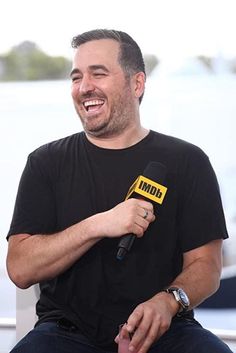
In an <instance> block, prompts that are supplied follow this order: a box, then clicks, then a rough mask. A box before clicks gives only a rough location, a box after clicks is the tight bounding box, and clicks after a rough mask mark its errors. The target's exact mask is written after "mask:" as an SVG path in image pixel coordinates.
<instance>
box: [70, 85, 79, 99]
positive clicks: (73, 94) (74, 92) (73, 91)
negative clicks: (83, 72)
mask: <svg viewBox="0 0 236 353" xmlns="http://www.w3.org/2000/svg"><path fill="white" fill-rule="evenodd" d="M77 96H78V87H76V86H75V85H72V86H71V97H72V98H73V100H76V99H77V98H78V97H77Z"/></svg>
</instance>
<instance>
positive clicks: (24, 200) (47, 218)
mask: <svg viewBox="0 0 236 353" xmlns="http://www.w3.org/2000/svg"><path fill="white" fill-rule="evenodd" d="M42 152H43V153H42ZM46 152H47V151H46V150H45V148H44V150H43V151H42V150H36V151H35V152H33V153H32V154H30V155H29V157H28V160H27V163H26V166H25V168H24V171H23V173H22V176H21V179H20V183H19V187H18V192H17V197H16V202H15V208H14V212H13V217H12V222H11V225H10V230H9V232H8V235H7V238H8V237H9V236H11V235H13V234H20V233H28V234H31V235H33V234H49V233H51V232H53V231H54V230H55V227H56V212H55V199H54V193H53V183H52V182H51V178H50V176H49V175H48V174H47V173H48V172H47V170H48V169H49V168H47V164H48V163H49V160H48V155H47V153H46Z"/></svg>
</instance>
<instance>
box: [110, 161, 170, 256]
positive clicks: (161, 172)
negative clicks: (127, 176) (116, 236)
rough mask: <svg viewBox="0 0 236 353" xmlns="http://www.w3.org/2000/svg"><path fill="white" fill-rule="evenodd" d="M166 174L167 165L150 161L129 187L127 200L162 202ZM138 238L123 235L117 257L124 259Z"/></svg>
mask: <svg viewBox="0 0 236 353" xmlns="http://www.w3.org/2000/svg"><path fill="white" fill-rule="evenodd" d="M165 176H166V166H165V165H164V164H162V163H159V162H149V163H148V165H147V166H146V168H145V169H144V172H143V175H140V176H139V177H138V178H137V179H136V180H135V182H134V183H133V184H132V185H131V187H130V188H129V191H128V193H127V195H126V198H125V200H127V199H129V198H131V197H132V198H139V199H140V198H142V199H144V200H147V201H151V202H153V203H157V204H160V205H161V204H162V202H163V200H164V197H165V195H166V192H167V188H166V187H165V186H163V185H161V184H160V183H163V182H164V180H165ZM135 238H136V235H135V234H126V235H124V236H122V238H121V240H120V242H119V244H118V251H117V255H116V258H117V259H118V260H122V259H123V258H124V257H125V255H126V254H127V252H128V251H130V249H131V247H132V245H133V242H134V240H135Z"/></svg>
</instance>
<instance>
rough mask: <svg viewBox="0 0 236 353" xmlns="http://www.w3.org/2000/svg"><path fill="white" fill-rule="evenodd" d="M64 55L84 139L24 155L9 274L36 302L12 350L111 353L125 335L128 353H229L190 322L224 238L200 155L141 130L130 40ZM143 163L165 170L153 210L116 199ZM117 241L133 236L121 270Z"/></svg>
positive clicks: (90, 35)
mask: <svg viewBox="0 0 236 353" xmlns="http://www.w3.org/2000/svg"><path fill="white" fill-rule="evenodd" d="M72 46H73V48H75V55H74V60H73V68H72V71H71V80H72V98H73V101H74V106H75V109H76V111H77V113H78V115H79V117H80V119H81V122H82V125H83V129H84V131H82V132H79V133H75V134H74V135H72V136H68V137H65V138H62V139H60V140H58V141H53V142H51V143H48V144H47V145H44V146H41V147H40V148H38V149H37V150H35V151H34V152H32V153H31V154H30V155H29V157H28V161H27V164H26V167H25V169H24V172H23V175H22V178H21V181H20V185H19V190H18V195H17V199H16V205H15V210H14V215H13V219H12V223H11V227H10V230H9V233H8V241H9V250H8V257H7V268H8V272H9V276H10V278H11V279H12V281H13V282H14V283H15V284H16V285H17V286H19V287H20V288H27V287H29V286H31V285H33V284H35V283H39V284H40V291H41V293H40V299H39V302H38V303H37V307H36V311H37V315H38V321H37V323H36V327H35V328H34V329H33V330H32V331H31V332H30V333H29V334H28V335H27V336H26V337H25V338H23V339H22V340H21V341H20V342H19V343H18V344H17V345H16V347H14V348H13V350H12V352H14V353H29V352H30V353H31V352H33V351H36V352H38V353H48V352H55V353H65V352H70V353H75V352H76V353H78V352H79V353H96V352H97V353H109V352H116V351H117V344H119V343H121V342H122V339H123V338H125V339H126V342H128V347H126V348H127V349H128V351H130V352H136V353H147V352H149V353H164V352H167V353H187V352H189V353H190V352H191V353H209V352H214V353H227V352H230V350H229V348H228V347H227V346H226V345H225V344H224V343H223V342H222V341H220V340H219V339H218V338H217V337H216V336H214V335H213V334H211V333H210V332H209V331H207V330H205V329H204V328H202V327H201V326H200V324H199V323H198V322H197V321H195V319H194V313H193V308H194V307H196V306H197V305H198V304H199V303H201V302H202V301H203V300H204V299H206V298H207V297H209V296H210V295H211V294H213V293H214V292H215V291H216V290H217V288H218V286H219V280H220V273H221V267H222V263H221V249H222V240H223V239H225V238H227V237H228V235H227V230H226V226H225V220H224V214H223V209H222V204H221V199H220V194H219V189H218V184H217V180H216V177H215V174H214V171H213V169H212V167H211V164H210V162H209V159H208V157H207V156H206V155H205V153H204V152H203V151H201V150H200V149H199V148H198V147H196V146H194V145H192V144H190V143H187V142H185V141H182V140H179V139H176V138H173V137H170V136H166V135H163V134H160V133H158V132H154V131H149V130H148V129H146V128H145V127H143V126H142V125H141V119H140V111H139V106H140V103H141V101H142V98H143V94H144V89H145V77H146V75H145V66H144V61H143V57H142V53H141V51H140V48H139V47H138V45H137V43H136V42H135V41H134V40H133V39H132V38H131V37H130V36H129V35H128V34H126V33H124V32H121V31H115V30H103V29H101V30H100V29H99V30H93V31H89V32H86V33H83V34H81V35H78V36H76V37H75V38H74V39H73V41H72ZM150 161H156V162H160V163H162V164H164V165H165V166H166V170H167V175H166V180H165V186H166V187H167V188H168V192H167V195H166V198H165V203H164V204H163V205H162V208H161V210H160V209H158V210H154V206H153V204H152V203H151V202H149V201H146V200H143V199H135V198H130V199H128V200H125V197H126V194H127V192H128V189H129V187H130V185H132V183H133V182H134V180H136V178H137V176H139V175H140V174H142V171H143V170H144V168H145V167H146V165H147V164H149V162H150ZM123 200H125V201H123ZM154 211H155V212H154ZM156 212H157V217H156V215H155V214H154V213H156ZM126 234H133V235H135V236H136V237H137V239H136V241H135V243H134V245H133V247H132V249H131V250H130V252H129V253H128V254H127V256H126V257H125V258H124V259H123V260H121V261H120V260H118V259H117V258H116V253H117V247H118V244H119V241H120V239H121V238H122V237H123V236H124V235H126ZM121 324H123V326H122V328H121V329H120V334H119V335H118V332H119V327H121V326H120V325H121ZM128 351H127V352H128ZM123 353H125V352H123Z"/></svg>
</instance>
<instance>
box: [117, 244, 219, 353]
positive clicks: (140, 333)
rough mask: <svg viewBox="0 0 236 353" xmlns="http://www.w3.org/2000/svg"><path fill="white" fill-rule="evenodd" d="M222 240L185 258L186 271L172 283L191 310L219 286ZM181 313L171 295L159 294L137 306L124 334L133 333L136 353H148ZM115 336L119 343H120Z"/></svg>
mask: <svg viewBox="0 0 236 353" xmlns="http://www.w3.org/2000/svg"><path fill="white" fill-rule="evenodd" d="M221 249H222V240H214V241H211V242H210V243H208V244H206V245H203V246H201V247H199V248H196V249H194V250H191V251H188V252H186V253H185V254H184V255H183V271H182V272H181V273H180V275H179V276H178V277H177V278H176V279H175V280H174V281H173V283H171V284H170V286H176V287H181V288H183V289H184V290H185V292H186V293H187V294H188V296H189V299H190V303H191V308H193V307H195V306H197V305H198V304H200V303H201V302H202V301H203V300H204V299H206V298H207V297H208V296H210V295H212V294H213V293H214V292H215V291H216V290H217V289H218V287H219V282H220V274H221V268H222V255H221ZM178 311H179V304H178V303H177V302H176V300H175V299H174V297H173V295H172V294H168V293H165V292H160V293H158V294H157V295H155V296H154V297H152V298H151V299H150V300H148V301H146V302H144V303H142V304H140V305H138V306H137V307H136V308H135V310H134V311H133V313H132V314H131V315H130V316H129V318H128V321H127V325H126V326H124V329H123V330H124V335H127V331H128V332H130V333H131V332H134V331H135V333H134V335H133V338H132V340H131V343H130V347H131V346H133V347H134V351H135V352H137V353H141V352H142V353H146V352H147V351H148V349H149V347H150V346H151V344H152V343H153V342H154V341H156V340H157V339H158V338H160V337H161V336H162V335H163V334H164V333H165V332H166V331H167V330H168V328H169V327H170V324H171V320H172V318H173V316H175V315H176V314H177V313H178ZM118 339H119V338H118V337H116V342H118Z"/></svg>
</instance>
